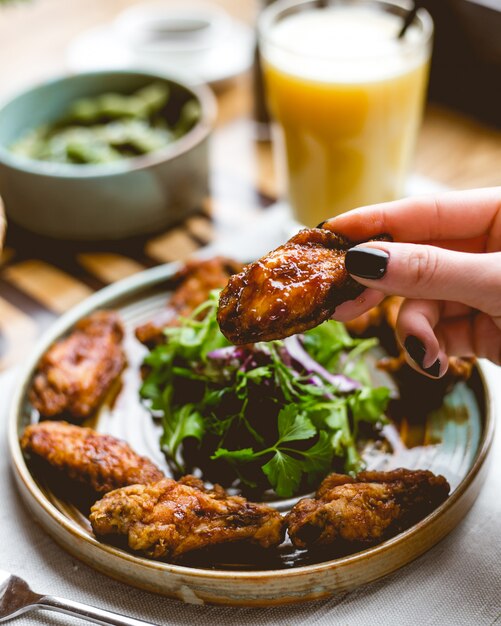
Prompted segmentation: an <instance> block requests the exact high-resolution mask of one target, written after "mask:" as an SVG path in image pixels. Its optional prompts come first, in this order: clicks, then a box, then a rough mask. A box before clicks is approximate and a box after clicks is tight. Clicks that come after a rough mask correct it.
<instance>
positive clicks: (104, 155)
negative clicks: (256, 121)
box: [10, 82, 200, 164]
mask: <svg viewBox="0 0 501 626" xmlns="http://www.w3.org/2000/svg"><path fill="white" fill-rule="evenodd" d="M169 96H170V91H169V87H168V85H167V84H166V83H161V82H156V83H152V84H151V85H148V86H146V87H143V88H142V89H139V90H138V91H136V92H135V93H133V94H131V95H123V94H119V93H105V94H102V95H100V96H96V97H93V98H83V99H80V100H76V101H75V102H74V103H73V104H72V106H71V107H70V108H69V110H68V111H67V113H66V114H65V115H64V116H63V118H62V119H61V120H59V121H58V122H56V123H53V124H47V125H45V126H41V127H39V128H36V129H34V130H31V131H29V132H28V133H27V134H26V135H24V136H22V137H21V138H20V139H19V140H18V141H16V142H15V143H14V144H13V145H12V146H11V148H10V149H11V151H12V152H14V153H15V154H19V155H21V156H24V157H28V158H31V159H36V160H39V161H55V162H58V163H76V164H91V163H93V164H98V163H111V162H113V161H118V160H120V159H124V158H129V157H135V156H139V155H142V154H147V153H149V152H154V151H155V150H158V149H160V148H163V147H165V146H167V145H168V144H170V143H172V142H173V141H175V140H176V139H178V138H179V137H181V136H182V135H184V134H186V133H187V132H188V131H189V130H190V129H191V128H192V127H193V126H194V124H195V123H196V122H197V121H198V120H199V119H200V105H199V104H198V102H197V101H196V100H195V99H194V98H191V99H189V100H187V101H186V102H185V103H184V104H183V105H182V106H181V108H180V110H179V112H178V113H177V115H176V116H174V118H175V119H174V120H171V121H168V119H167V116H166V107H167V105H168V102H169Z"/></svg>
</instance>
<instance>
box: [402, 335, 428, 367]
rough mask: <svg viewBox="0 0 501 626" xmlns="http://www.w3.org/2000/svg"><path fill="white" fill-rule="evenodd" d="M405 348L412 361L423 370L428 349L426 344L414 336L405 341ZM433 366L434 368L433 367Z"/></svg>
mask: <svg viewBox="0 0 501 626" xmlns="http://www.w3.org/2000/svg"><path fill="white" fill-rule="evenodd" d="M404 347H405V349H406V350H407V354H408V355H409V356H410V357H411V359H412V360H413V361H414V362H415V363H417V364H418V365H419V367H420V368H421V369H423V361H424V357H425V356H426V348H425V347H424V343H423V342H422V341H420V340H419V339H418V338H417V337H415V336H414V335H409V336H408V337H406V339H405V341H404ZM433 365H434V364H433ZM433 365H432V367H433Z"/></svg>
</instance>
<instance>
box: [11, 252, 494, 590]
mask: <svg viewBox="0 0 501 626" xmlns="http://www.w3.org/2000/svg"><path fill="white" fill-rule="evenodd" d="M182 265H183V263H182V262H180V261H176V262H173V263H167V264H165V265H160V266H157V267H154V268H150V269H147V270H144V271H141V272H138V273H137V274H134V275H133V276H129V277H127V278H125V279H122V280H120V281H117V282H116V283H113V284H111V285H108V286H106V287H104V288H103V289H101V290H99V291H97V292H96V293H94V294H92V295H91V296H89V297H88V298H86V299H85V300H83V301H82V302H80V303H79V304H77V305H76V306H74V307H73V308H71V309H70V310H69V311H67V312H66V313H65V314H63V315H62V316H61V317H60V318H59V319H58V320H56V322H54V324H52V325H51V326H50V327H49V328H48V329H47V330H46V331H45V332H44V333H43V334H42V335H41V337H40V338H39V339H38V341H37V343H36V344H35V346H34V348H33V351H32V352H31V354H30V356H29V358H28V359H27V360H26V362H25V363H24V365H23V366H22V368H21V369H20V371H19V373H18V382H16V383H15V385H14V392H13V394H12V398H11V401H10V408H9V412H8V424H7V427H8V448H9V454H10V460H11V469H12V470H13V471H14V472H15V475H16V478H17V479H19V480H21V481H22V483H23V485H24V487H25V489H26V491H25V492H21V495H22V496H23V498H24V499H27V497H28V494H29V497H30V498H31V501H30V503H29V505H30V506H32V505H36V506H38V507H39V508H41V509H42V510H43V511H44V513H45V514H47V515H49V517H51V518H52V520H53V521H56V522H57V523H58V524H59V526H60V527H61V528H62V529H63V530H65V531H66V532H67V533H69V534H70V535H73V536H77V537H78V538H79V539H81V540H83V541H84V543H87V544H91V546H92V547H93V548H98V549H100V550H102V551H103V553H108V554H110V555H113V556H114V557H118V558H119V559H122V560H123V561H126V562H129V563H133V564H136V565H138V566H142V567H146V568H148V569H151V570H158V571H162V572H165V573H167V572H168V573H171V574H176V575H179V576H183V577H186V576H188V577H191V578H197V579H205V580H215V579H223V580H226V579H228V578H233V579H235V578H236V579H238V580H240V581H245V580H253V581H256V580H259V579H267V578H269V577H270V576H273V577H276V578H277V579H278V578H280V579H281V580H284V579H287V578H294V577H297V576H302V575H305V574H311V573H314V572H322V571H326V570H330V569H335V568H337V567H342V566H343V565H348V564H351V565H353V564H356V563H357V561H362V562H363V561H364V560H366V559H369V558H372V557H377V556H378V555H380V554H381V553H384V552H386V551H387V550H390V549H392V548H395V547H397V546H398V545H399V544H403V543H404V542H405V541H406V540H407V539H408V538H409V537H412V536H414V535H415V534H417V533H419V532H421V531H423V530H424V529H426V528H427V527H431V526H433V524H434V522H435V521H436V520H437V519H438V518H439V517H441V516H442V514H443V513H444V512H446V511H448V510H450V509H452V508H453V507H454V505H455V504H456V503H457V502H458V501H459V500H460V499H461V498H462V497H463V496H464V495H465V493H466V492H467V491H468V489H469V487H470V486H471V484H472V483H473V482H474V480H475V478H476V477H477V476H478V474H479V472H480V470H481V469H482V467H483V466H484V465H485V462H486V460H487V458H488V455H489V452H490V451H491V449H492V441H493V436H494V430H495V421H494V419H493V414H492V413H493V412H492V393H491V391H490V388H489V385H488V382H487V376H486V374H485V372H484V369H483V368H484V366H483V365H482V363H480V362H477V364H476V370H477V372H478V374H479V378H480V383H481V386H482V390H483V400H484V404H485V408H484V415H483V418H484V425H483V429H482V435H481V438H480V441H479V444H478V449H477V452H476V455H475V459H474V462H473V464H472V466H471V467H470V469H469V471H468V473H467V474H466V475H465V476H464V478H463V479H462V480H461V482H460V483H459V484H458V486H457V488H456V489H455V490H454V492H453V493H452V494H451V495H450V496H449V498H447V500H446V501H445V502H444V503H443V504H441V505H440V506H439V507H438V508H437V509H435V510H434V511H433V512H432V513H430V514H429V515H427V516H426V517H425V518H423V519H422V520H421V521H419V522H418V523H416V524H414V525H413V526H411V527H410V528H408V529H407V530H405V531H403V532H402V533H399V534H398V535H396V536H395V537H392V538H390V539H387V540H386V541H384V542H382V543H380V544H378V545H376V546H372V547H369V548H366V549H364V550H361V551H360V552H356V553H354V554H351V555H346V556H342V557H339V558H336V559H330V560H328V561H324V562H322V563H315V564H312V565H301V566H298V567H292V568H287V569H267V570H255V571H252V570H250V571H234V570H221V569H214V570H212V569H208V568H206V569H204V568H198V567H189V566H185V565H177V564H175V563H168V562H164V561H155V560H154V559H148V558H146V557H142V556H138V555H135V554H131V553H129V552H127V551H125V550H122V549H119V548H115V547H114V546H111V545H108V544H106V543H103V542H101V541H99V540H98V539H96V538H95V537H93V536H92V535H89V534H88V533H87V532H86V531H85V530H84V529H83V528H82V527H81V526H79V525H78V524H76V523H75V522H74V521H73V520H70V519H69V518H67V517H66V516H65V515H64V514H63V513H62V512H61V511H60V510H59V509H58V508H57V507H56V506H55V505H54V504H52V502H50V500H49V499H48V498H47V497H46V496H45V495H44V494H43V492H42V491H41V489H40V488H39V487H38V485H37V484H36V481H35V479H34V477H33V476H32V474H31V472H30V471H29V469H28V466H27V465H26V462H25V459H24V456H23V454H22V450H21V446H20V443H19V431H18V418H19V415H20V411H21V408H22V402H23V398H24V397H25V394H26V391H27V387H28V385H29V383H30V381H31V377H32V374H33V371H34V369H35V367H36V365H37V363H38V361H39V359H40V357H41V355H42V354H43V353H44V352H45V351H46V349H47V348H48V347H49V346H50V345H51V344H52V343H53V342H54V341H55V340H56V339H57V338H59V337H60V336H62V335H63V334H64V333H65V332H67V331H68V330H69V328H71V326H73V325H74V324H75V323H76V322H77V321H78V320H79V319H80V318H81V317H83V316H85V315H88V314H89V313H90V312H91V311H93V310H96V309H98V308H99V307H101V306H104V305H111V306H113V303H114V301H116V300H120V299H123V298H128V297H133V296H134V295H135V294H136V293H137V292H138V291H142V290H147V289H148V288H153V287H155V286H157V285H160V284H161V283H162V282H164V281H166V280H168V279H169V278H171V277H172V276H173V275H174V274H175V273H176V271H177V270H178V269H179V268H180V267H182ZM17 487H18V489H19V484H18V483H17ZM19 490H20V489H19ZM20 491H21V490H20ZM475 498H476V495H475V497H474V499H475ZM474 499H473V501H474ZM473 501H472V502H473ZM43 527H44V530H45V532H47V533H48V534H49V535H50V536H51V537H53V538H55V537H54V533H52V532H51V531H50V530H48V528H47V526H46V525H43ZM448 532H450V531H447V532H446V533H445V534H448ZM56 541H57V542H58V540H57V539H56ZM58 543H59V542H58ZM434 543H436V542H434ZM63 549H65V551H66V552H68V549H67V548H63ZM76 556H78V555H76ZM86 562H87V563H88V561H86ZM408 562H409V561H406V563H408ZM402 565H403V564H402ZM402 565H400V566H398V567H397V568H396V569H399V568H400V567H401V566H402ZM91 566H92V567H94V569H100V568H98V567H97V566H96V565H91ZM108 575H109V574H108ZM128 584H131V585H132V584H133V583H128ZM143 588H144V587H143Z"/></svg>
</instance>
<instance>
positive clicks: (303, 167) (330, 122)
mask: <svg viewBox="0 0 501 626" xmlns="http://www.w3.org/2000/svg"><path fill="white" fill-rule="evenodd" d="M280 4H284V5H285V6H289V7H290V6H291V4H292V5H296V6H297V5H298V3H297V2H296V3H287V2H286V3H281V2H278V3H276V5H272V7H271V10H275V11H276V10H277V7H279V5H280ZM309 4H311V5H313V7H312V8H309V9H308V10H302V11H301V12H297V13H294V12H292V13H288V14H286V16H285V17H284V18H282V19H281V20H279V21H275V23H271V22H270V23H268V25H267V26H268V29H267V32H264V31H263V25H262V26H261V37H262V40H261V51H262V55H263V67H264V73H265V81H266V87H267V96H268V103H269V107H270V110H271V113H272V115H273V117H274V118H275V119H276V120H277V121H278V123H279V126H280V128H281V130H282V134H283V141H284V143H285V154H286V164H287V177H288V184H287V187H288V195H289V201H290V204H291V207H292V210H293V214H294V216H295V218H296V219H297V220H298V221H299V222H301V223H302V224H305V225H307V226H315V225H316V224H318V223H319V222H321V221H322V220H324V219H326V218H328V217H332V216H334V215H336V214H338V213H341V212H343V211H347V210H349V209H352V208H355V207H357V206H362V205H365V204H371V203H374V202H383V201H386V200H394V199H396V198H398V197H400V196H401V195H402V194H403V191H404V184H405V180H406V176H407V173H408V170H409V166H410V163H411V159H412V154H413V150H414V144H415V140H416V135H417V131H418V128H419V123H420V119H421V113H422V108H423V101H424V95H425V91H426V84H427V77H428V64H429V55H430V52H429V39H430V34H431V26H430V32H429V33H428V37H427V38H425V37H424V33H423V32H422V30H420V29H419V27H418V26H415V25H413V26H411V28H410V29H409V31H407V33H406V35H405V37H404V38H403V40H399V39H398V38H397V34H398V31H399V29H400V27H401V24H402V20H401V17H399V16H397V15H395V14H393V13H391V12H385V11H383V10H381V8H379V7H378V6H377V5H379V4H388V3H379V2H372V3H369V4H361V5H357V4H356V3H355V4H354V3H349V2H346V1H345V2H344V3H343V2H341V3H336V4H333V5H332V6H331V5H329V4H327V6H326V7H324V8H318V4H317V3H312V2H303V3H299V6H303V8H306V6H307V5H309ZM305 5H306V6H305ZM269 10H270V9H269Z"/></svg>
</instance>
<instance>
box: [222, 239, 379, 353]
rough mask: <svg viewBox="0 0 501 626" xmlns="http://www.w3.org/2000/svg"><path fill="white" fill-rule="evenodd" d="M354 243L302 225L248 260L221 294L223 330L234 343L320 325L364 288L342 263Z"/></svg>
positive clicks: (273, 336)
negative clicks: (273, 247) (285, 239)
mask: <svg viewBox="0 0 501 626" xmlns="http://www.w3.org/2000/svg"><path fill="white" fill-rule="evenodd" d="M381 238H384V239H389V238H388V237H386V236H382V237H381ZM353 245H355V244H354V243H353V242H351V241H349V240H347V239H345V238H344V237H342V236H341V235H337V234H336V233H333V232H331V231H329V230H323V229H319V228H311V229H305V230H302V231H300V232H299V233H298V234H297V235H295V236H294V237H292V239H289V241H288V242H287V243H285V244H284V245H282V246H280V247H279V248H277V249H276V250H273V251H272V252H270V253H269V254H267V255H266V256H264V257H262V258H261V259H259V260H258V261H256V262H254V263H251V264H250V265H247V266H246V267H245V268H244V269H243V271H242V272H240V273H239V274H236V275H234V276H232V277H231V278H230V280H229V281H228V285H227V286H226V287H225V289H224V290H223V292H222V293H221V297H220V300H219V310H218V322H219V326H220V328H221V332H222V333H223V334H224V335H225V337H227V339H229V341H231V342H232V343H235V344H245V343H254V342H256V341H270V340H272V339H282V338H284V337H288V336H289V335H293V334H295V333H300V332H303V331H305V330H308V329H309V328H313V327H314V326H318V324H321V323H322V322H324V321H325V320H326V319H328V318H329V317H330V316H331V315H332V314H333V313H334V310H335V309H336V307H337V306H338V305H339V304H341V303H342V302H345V301H347V300H352V299H353V298H356V297H357V296H358V295H359V294H361V293H362V291H363V290H364V289H365V287H363V286H362V285H361V284H360V283H357V282H356V281H355V280H353V279H352V278H351V276H350V275H349V274H348V272H347V271H346V269H345V266H344V258H345V256H346V251H347V250H348V249H349V248H351V247H352V246H353Z"/></svg>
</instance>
